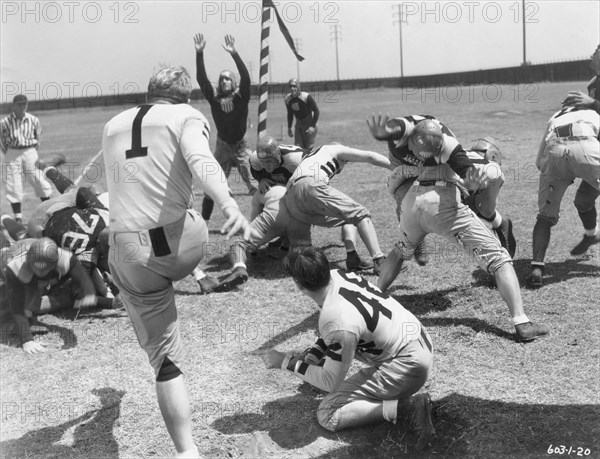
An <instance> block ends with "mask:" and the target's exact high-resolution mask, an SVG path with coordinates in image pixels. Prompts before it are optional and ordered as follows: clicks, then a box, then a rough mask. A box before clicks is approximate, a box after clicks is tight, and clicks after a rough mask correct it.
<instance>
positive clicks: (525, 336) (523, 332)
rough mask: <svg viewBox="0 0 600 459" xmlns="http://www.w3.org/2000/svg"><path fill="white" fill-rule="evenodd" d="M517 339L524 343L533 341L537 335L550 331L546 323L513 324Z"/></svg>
mask: <svg viewBox="0 0 600 459" xmlns="http://www.w3.org/2000/svg"><path fill="white" fill-rule="evenodd" d="M515 330H516V337H517V341H519V342H520V343H526V342H528V341H533V340H534V339H535V338H537V337H538V336H544V335H547V334H548V333H550V329H549V328H548V326H546V325H538V324H534V323H532V322H525V323H524V324H519V325H515Z"/></svg>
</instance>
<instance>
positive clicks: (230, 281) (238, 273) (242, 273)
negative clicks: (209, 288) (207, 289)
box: [214, 266, 248, 292]
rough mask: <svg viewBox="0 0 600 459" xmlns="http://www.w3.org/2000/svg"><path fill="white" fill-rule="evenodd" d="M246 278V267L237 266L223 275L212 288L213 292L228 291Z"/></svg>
mask: <svg viewBox="0 0 600 459" xmlns="http://www.w3.org/2000/svg"><path fill="white" fill-rule="evenodd" d="M247 280H248V271H246V268H242V267H239V266H238V267H237V268H235V269H234V270H233V271H231V273H230V274H229V275H228V276H227V277H225V279H223V280H222V281H221V282H219V285H217V286H216V287H215V289H214V291H215V292H228V291H230V290H232V289H234V288H235V287H237V286H238V285H241V284H243V283H244V282H246V281H247Z"/></svg>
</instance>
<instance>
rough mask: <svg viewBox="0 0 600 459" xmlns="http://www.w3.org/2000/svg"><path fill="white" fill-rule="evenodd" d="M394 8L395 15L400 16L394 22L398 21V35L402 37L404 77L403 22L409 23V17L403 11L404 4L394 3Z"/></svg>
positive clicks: (401, 64)
mask: <svg viewBox="0 0 600 459" xmlns="http://www.w3.org/2000/svg"><path fill="white" fill-rule="evenodd" d="M392 9H393V10H394V16H398V19H394V22H393V23H394V24H395V23H396V22H397V23H398V36H399V38H400V78H404V60H403V59H402V23H403V22H404V23H405V24H406V25H408V18H407V17H406V15H404V14H402V13H403V8H402V4H401V3H398V4H396V5H392Z"/></svg>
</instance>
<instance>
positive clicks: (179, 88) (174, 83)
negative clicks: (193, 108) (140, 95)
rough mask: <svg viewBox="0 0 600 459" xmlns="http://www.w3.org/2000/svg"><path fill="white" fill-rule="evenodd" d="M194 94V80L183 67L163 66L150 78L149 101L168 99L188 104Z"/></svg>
mask: <svg viewBox="0 0 600 459" xmlns="http://www.w3.org/2000/svg"><path fill="white" fill-rule="evenodd" d="M191 92H192V79H191V77H190V74H189V73H188V71H187V70H186V68H185V67H182V66H181V65H173V66H162V67H160V68H159V69H158V70H157V71H156V72H154V74H153V75H152V76H151V77H150V82H149V83H148V100H151V99H167V100H170V101H172V102H176V103H187V102H188V100H189V98H190V94H191Z"/></svg>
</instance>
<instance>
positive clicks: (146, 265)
mask: <svg viewBox="0 0 600 459" xmlns="http://www.w3.org/2000/svg"><path fill="white" fill-rule="evenodd" d="M191 91H192V83H191V79H190V76H189V74H188V72H187V70H186V69H184V68H183V67H179V66H174V67H164V68H161V69H159V70H158V71H157V72H156V73H155V74H154V75H153V76H152V77H151V78H150V82H149V84H148V103H147V104H143V105H140V106H137V107H134V108H132V109H129V110H126V111H124V112H122V113H120V114H119V115H117V116H115V117H114V118H113V119H112V120H110V121H109V122H108V123H107V124H106V126H105V128H104V135H103V139H102V150H103V152H104V161H105V164H106V166H107V167H108V166H109V165H111V166H112V165H117V166H118V167H119V168H122V170H123V171H127V172H129V173H130V175H129V178H123V179H121V180H115V181H112V180H109V181H108V195H109V206H110V261H109V262H110V270H111V273H112V275H113V278H114V281H115V284H116V285H117V287H118V288H119V291H120V294H121V297H122V301H123V303H124V305H125V308H126V309H127V312H128V314H129V316H130V318H131V320H132V322H133V325H134V329H135V331H136V334H137V337H138V341H139V342H140V345H141V346H142V348H143V349H144V350H145V351H146V353H147V354H148V358H149V360H150V364H151V365H152V367H153V368H154V372H155V376H156V392H157V396H158V404H159V406H160V410H161V413H162V415H163V419H164V421H165V424H166V426H167V430H168V431H169V434H170V435H171V438H172V440H173V442H174V444H175V447H176V449H177V452H178V454H179V455H181V456H185V457H197V456H198V449H197V448H196V445H195V443H194V438H193V436H192V423H191V412H190V404H189V400H188V396H187V392H186V389H185V383H184V381H183V373H182V368H183V366H182V365H183V355H182V354H183V350H182V345H181V339H180V335H179V322H178V320H177V310H176V307H175V291H174V289H173V281H175V280H179V279H182V278H183V277H185V276H187V275H188V274H190V273H191V272H192V270H193V269H194V268H195V267H196V266H197V265H198V263H199V262H200V259H201V258H202V255H203V251H204V248H205V245H206V243H207V242H208V229H207V227H206V224H205V222H204V220H203V219H202V217H201V216H200V215H199V214H198V213H197V212H195V211H194V210H192V208H191V205H192V197H193V193H192V180H193V176H196V178H197V179H198V180H199V181H200V182H201V183H202V185H203V187H204V191H205V192H206V193H207V194H208V195H209V196H210V197H211V198H212V199H213V200H214V201H215V203H216V204H217V206H218V207H219V208H220V209H221V210H222V212H223V214H224V215H225V217H226V218H227V221H226V222H225V224H224V226H223V227H222V230H221V231H222V232H223V233H225V232H228V234H227V237H228V238H229V237H230V236H231V235H233V234H235V233H236V232H237V231H239V230H240V229H244V230H245V231H246V235H245V236H246V237H249V225H248V222H247V220H246V219H245V218H244V217H243V215H242V214H241V212H240V209H239V207H238V205H237V203H236V202H235V200H234V199H233V197H232V196H231V193H230V192H229V188H228V187H227V180H226V178H225V175H224V173H223V170H222V169H221V167H220V166H219V164H218V163H217V161H216V160H215V158H214V156H213V155H212V153H211V151H210V148H209V125H208V121H207V120H206V118H205V117H204V115H202V114H201V113H200V112H199V111H198V110H195V109H194V108H192V107H191V106H190V105H188V103H189V96H190V93H191Z"/></svg>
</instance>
